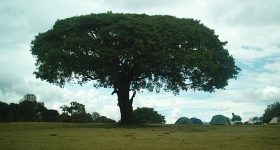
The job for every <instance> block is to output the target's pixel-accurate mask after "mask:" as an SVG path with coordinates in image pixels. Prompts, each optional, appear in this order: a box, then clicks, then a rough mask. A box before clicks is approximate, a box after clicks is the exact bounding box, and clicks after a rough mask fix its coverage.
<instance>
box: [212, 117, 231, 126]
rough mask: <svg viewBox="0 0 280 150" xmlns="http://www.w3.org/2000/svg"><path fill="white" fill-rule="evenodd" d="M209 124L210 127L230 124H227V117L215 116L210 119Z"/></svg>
mask: <svg viewBox="0 0 280 150" xmlns="http://www.w3.org/2000/svg"><path fill="white" fill-rule="evenodd" d="M210 124H211V125H227V124H230V123H229V118H228V117H225V116H223V115H215V116H213V117H212V119H211V122H210Z"/></svg>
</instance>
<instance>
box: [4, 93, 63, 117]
mask: <svg viewBox="0 0 280 150" xmlns="http://www.w3.org/2000/svg"><path fill="white" fill-rule="evenodd" d="M58 117H59V113H58V111H57V110H49V109H47V108H46V107H45V106H44V103H42V102H38V101H37V98H36V96H35V95H34V94H26V95H24V97H23V98H22V99H21V100H20V101H19V104H16V103H10V104H9V105H8V104H6V103H4V102H0V122H1V121H5V122H8V121H49V122H53V121H58Z"/></svg>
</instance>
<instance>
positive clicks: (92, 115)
mask: <svg viewBox="0 0 280 150" xmlns="http://www.w3.org/2000/svg"><path fill="white" fill-rule="evenodd" d="M99 117H100V114H99V113H98V112H93V113H92V114H91V118H92V120H93V121H95V120H96V119H97V118H99Z"/></svg>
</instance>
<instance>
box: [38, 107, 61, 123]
mask: <svg viewBox="0 0 280 150" xmlns="http://www.w3.org/2000/svg"><path fill="white" fill-rule="evenodd" d="M42 116H43V119H42V120H43V121H47V122H57V121H59V113H58V111H57V110H54V109H46V110H45V111H43V114H42Z"/></svg>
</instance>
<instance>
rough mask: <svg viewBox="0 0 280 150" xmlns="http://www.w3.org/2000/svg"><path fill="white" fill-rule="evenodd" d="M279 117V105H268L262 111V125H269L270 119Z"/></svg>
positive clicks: (276, 103)
mask: <svg viewBox="0 0 280 150" xmlns="http://www.w3.org/2000/svg"><path fill="white" fill-rule="evenodd" d="M274 117H280V103H279V102H275V103H273V104H271V105H268V106H267V108H266V109H265V110H264V114H263V116H262V122H263V123H269V122H270V121H271V119H272V118H274Z"/></svg>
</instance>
